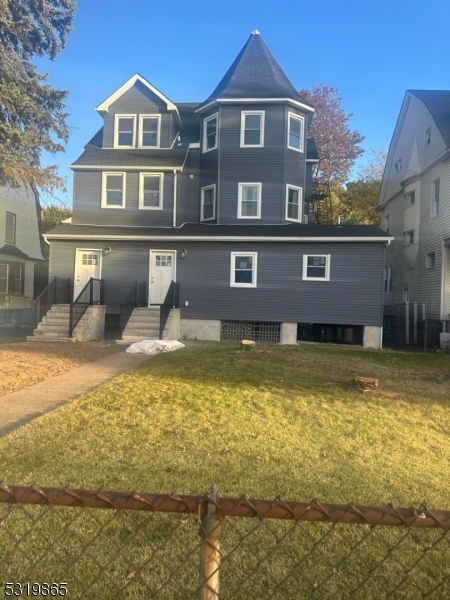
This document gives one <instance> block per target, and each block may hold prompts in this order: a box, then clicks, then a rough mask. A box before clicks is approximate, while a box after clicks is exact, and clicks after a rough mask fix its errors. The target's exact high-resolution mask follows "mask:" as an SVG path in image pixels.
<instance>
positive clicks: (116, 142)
mask: <svg viewBox="0 0 450 600" xmlns="http://www.w3.org/2000/svg"><path fill="white" fill-rule="evenodd" d="M96 110H97V112H98V113H99V114H100V115H101V116H102V117H103V120H104V127H103V145H102V147H103V148H114V149H118V150H132V149H146V150H149V149H150V150H151V149H158V148H171V147H172V146H173V144H174V142H175V141H176V139H177V137H178V135H179V133H180V131H181V130H182V129H183V123H182V120H181V118H180V114H179V112H178V108H177V106H176V105H175V104H174V103H173V102H172V101H171V100H169V98H167V96H165V95H164V94H163V93H162V92H160V91H159V90H158V89H157V88H156V87H155V86H154V85H152V84H151V83H150V82H149V81H147V80H146V79H145V78H144V77H142V76H141V75H139V74H136V75H133V77H131V78H130V79H129V80H128V81H127V82H126V83H124V84H123V85H122V86H121V87H120V88H119V89H118V90H116V91H115V92H114V93H113V94H111V96H109V97H108V98H107V99H106V100H105V101H104V102H102V103H101V104H100V105H99V106H97V108H96Z"/></svg>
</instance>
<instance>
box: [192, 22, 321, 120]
mask: <svg viewBox="0 0 450 600" xmlns="http://www.w3.org/2000/svg"><path fill="white" fill-rule="evenodd" d="M242 98H254V99H256V98H258V99H259V98H261V99H264V98H280V99H281V98H290V99H292V100H296V101H297V102H301V103H302V104H304V105H305V107H306V108H309V109H310V110H311V111H313V110H314V109H313V108H312V107H311V105H310V104H309V103H308V102H307V101H306V100H305V99H304V98H303V97H302V96H300V94H299V93H298V92H297V90H296V89H295V88H294V86H293V85H292V83H291V82H290V81H289V79H288V78H287V76H286V74H285V73H284V71H283V69H282V68H281V67H280V65H279V64H278V63H277V61H276V60H275V58H274V57H273V55H272V53H271V51H270V50H269V48H268V47H267V46H266V44H265V42H264V40H263V39H262V37H261V35H260V33H259V32H258V31H254V32H253V33H252V34H251V35H250V37H249V39H248V40H247V43H246V44H245V46H244V47H243V48H242V50H241V51H240V53H239V54H238V55H237V57H236V59H235V61H234V62H233V64H232V65H231V67H230V68H229V69H228V71H227V72H226V73H225V75H224V77H223V78H222V80H221V81H220V83H219V85H218V86H217V87H216V89H215V90H214V91H213V92H212V94H210V96H208V98H207V99H206V100H205V102H203V104H202V106H204V105H206V104H209V103H210V102H214V101H215V100H219V99H220V100H223V99H242Z"/></svg>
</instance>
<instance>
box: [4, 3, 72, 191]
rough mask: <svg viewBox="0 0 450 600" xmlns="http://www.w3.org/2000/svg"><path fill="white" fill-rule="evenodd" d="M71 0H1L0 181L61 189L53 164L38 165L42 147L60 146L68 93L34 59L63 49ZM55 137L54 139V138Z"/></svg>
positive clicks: (57, 148)
mask: <svg viewBox="0 0 450 600" xmlns="http://www.w3.org/2000/svg"><path fill="white" fill-rule="evenodd" d="M75 6H76V0H0V182H1V183H3V184H6V185H14V184H16V183H19V182H25V183H28V184H30V185H32V186H33V187H39V188H40V189H41V190H45V191H50V192H52V191H53V190H54V189H55V188H64V183H63V180H62V179H61V178H60V177H59V176H58V172H57V167H56V166H51V167H46V168H43V167H41V164H40V155H41V152H42V151H43V150H46V151H48V152H50V153H52V154H54V153H56V152H60V151H62V150H64V148H63V145H62V143H60V142H67V139H68V128H67V125H66V118H67V114H66V113H65V112H64V105H65V99H66V97H67V94H68V92H67V91H63V90H57V89H54V88H52V87H51V86H50V85H49V84H48V76H47V75H42V74H40V73H39V72H38V71H37V69H36V67H35V65H34V64H33V62H32V61H33V59H35V58H37V57H43V56H48V57H49V58H50V59H52V60H53V59H54V58H55V57H56V56H57V55H58V53H59V52H60V51H61V50H62V49H63V48H64V46H65V42H66V36H67V34H68V33H70V31H71V28H72V22H73V18H74V14H75ZM55 140H59V141H55Z"/></svg>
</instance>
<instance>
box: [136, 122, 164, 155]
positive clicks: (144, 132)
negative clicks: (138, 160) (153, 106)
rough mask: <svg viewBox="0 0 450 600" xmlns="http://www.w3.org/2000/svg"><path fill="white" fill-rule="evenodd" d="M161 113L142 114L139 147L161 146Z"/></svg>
mask: <svg viewBox="0 0 450 600" xmlns="http://www.w3.org/2000/svg"><path fill="white" fill-rule="evenodd" d="M160 127H161V119H160V115H140V117H139V147H140V148H159V132H160Z"/></svg>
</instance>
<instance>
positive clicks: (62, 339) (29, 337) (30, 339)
mask: <svg viewBox="0 0 450 600" xmlns="http://www.w3.org/2000/svg"><path fill="white" fill-rule="evenodd" d="M77 341H78V340H77V339H76V338H69V337H59V338H52V337H48V338H46V337H42V336H38V337H34V336H32V335H27V342H77Z"/></svg>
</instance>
